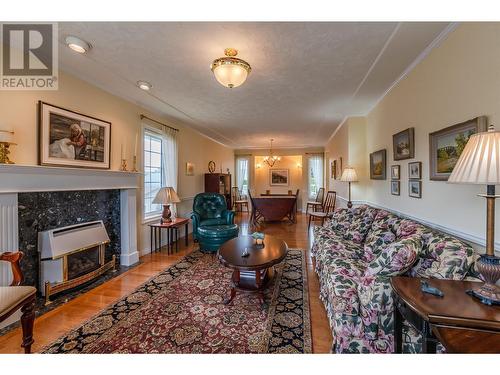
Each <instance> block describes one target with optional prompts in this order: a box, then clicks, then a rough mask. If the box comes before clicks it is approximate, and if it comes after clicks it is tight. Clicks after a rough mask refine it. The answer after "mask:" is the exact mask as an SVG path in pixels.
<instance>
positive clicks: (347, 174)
mask: <svg viewBox="0 0 500 375" xmlns="http://www.w3.org/2000/svg"><path fill="white" fill-rule="evenodd" d="M340 181H344V182H348V183H349V201H348V202H347V208H351V207H352V202H351V182H357V181H358V175H357V173H356V170H355V169H354V168H352V167H345V169H344V171H343V172H342V176H341V177H340Z"/></svg>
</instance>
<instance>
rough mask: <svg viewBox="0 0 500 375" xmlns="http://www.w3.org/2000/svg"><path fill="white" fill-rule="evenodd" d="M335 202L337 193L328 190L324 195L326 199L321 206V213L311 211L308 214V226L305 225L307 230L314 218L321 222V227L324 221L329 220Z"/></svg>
mask: <svg viewBox="0 0 500 375" xmlns="http://www.w3.org/2000/svg"><path fill="white" fill-rule="evenodd" d="M336 200H337V193H336V192H335V191H332V190H330V191H329V192H328V193H326V199H325V202H324V204H323V206H322V210H321V211H313V212H310V213H309V224H308V225H307V229H309V228H310V227H311V220H312V219H313V218H314V220H316V219H320V220H321V225H323V224H324V223H325V220H326V219H328V218H330V217H331V216H332V214H333V211H334V210H335V201H336Z"/></svg>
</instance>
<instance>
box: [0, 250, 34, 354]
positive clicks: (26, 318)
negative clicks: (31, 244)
mask: <svg viewBox="0 0 500 375" xmlns="http://www.w3.org/2000/svg"><path fill="white" fill-rule="evenodd" d="M23 256H24V254H23V253H22V252H21V251H18V252H6V253H3V254H0V260H3V261H6V262H9V263H10V264H11V268H12V275H13V280H12V283H11V284H10V286H0V322H2V321H4V320H6V319H7V318H8V317H9V316H11V315H12V314H14V313H15V312H16V311H18V310H19V309H21V313H22V315H21V327H22V331H23V342H22V344H21V347H23V348H24V352H25V353H26V354H29V353H31V345H32V344H33V341H34V340H33V324H34V322H35V298H36V288H34V287H32V286H21V283H22V282H23V280H24V277H23V273H22V271H21V266H20V264H19V262H20V260H21V259H22V257H23Z"/></svg>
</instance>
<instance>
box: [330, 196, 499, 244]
mask: <svg viewBox="0 0 500 375" xmlns="http://www.w3.org/2000/svg"><path fill="white" fill-rule="evenodd" d="M337 199H339V200H341V201H343V202H347V201H348V199H346V198H344V197H341V196H338V195H337ZM352 203H353V205H361V204H367V205H368V206H372V207H375V208H379V209H382V210H386V211H389V212H391V213H393V214H395V215H397V216H400V217H404V218H406V219H410V220H414V221H417V222H419V223H421V224H424V225H425V226H428V227H429V228H432V229H435V230H437V231H439V232H443V233H446V234H449V235H451V236H454V237H457V238H458V239H461V240H464V241H465V242H469V243H470V244H472V245H477V246H480V247H483V248H484V247H485V246H486V239H485V238H483V237H480V236H476V235H475V234H470V233H466V232H462V231H460V230H457V229H454V228H450V227H447V226H445V225H441V224H436V223H434V222H431V221H428V220H425V219H422V218H419V217H416V216H413V215H409V214H407V213H404V212H401V211H398V210H394V209H392V208H389V207H385V206H382V205H380V204H377V203H373V202H370V201H365V200H353V201H352ZM499 251H500V242H495V252H499Z"/></svg>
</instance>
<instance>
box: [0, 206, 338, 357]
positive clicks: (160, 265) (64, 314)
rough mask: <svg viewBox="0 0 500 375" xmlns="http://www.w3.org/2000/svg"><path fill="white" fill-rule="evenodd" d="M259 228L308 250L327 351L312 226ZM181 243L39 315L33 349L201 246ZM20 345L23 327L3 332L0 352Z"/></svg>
mask: <svg viewBox="0 0 500 375" xmlns="http://www.w3.org/2000/svg"><path fill="white" fill-rule="evenodd" d="M236 222H237V223H239V224H240V226H241V230H242V233H243V234H247V233H248V231H249V229H248V214H247V213H238V214H237V215H236ZM260 230H261V231H263V232H265V233H267V234H270V235H274V236H277V237H279V238H282V239H284V240H285V241H286V242H287V244H288V246H289V247H290V248H298V249H304V250H305V251H307V273H308V286H309V303H310V309H311V328H312V338H313V350H314V353H328V352H329V350H330V346H331V343H332V337H331V331H330V327H329V324H328V319H327V317H326V312H325V309H324V307H323V303H322V302H321V301H320V300H319V285H318V278H317V276H316V274H315V273H314V270H313V264H312V260H311V257H310V251H309V250H310V248H311V244H312V227H311V232H310V233H311V235H309V234H308V230H307V220H306V216H305V215H301V214H298V215H297V224H294V225H290V224H288V223H286V222H280V223H268V224H265V226H263V227H262V228H260ZM181 243H182V244H180V246H179V252H177V253H175V254H173V255H167V253H166V252H165V250H163V252H161V253H155V254H153V255H149V254H148V255H145V256H143V257H141V259H140V260H141V264H140V265H138V266H137V267H134V268H133V269H131V270H129V271H127V272H125V273H123V274H121V275H119V276H117V277H116V278H114V279H112V280H110V281H108V282H106V283H104V284H102V285H100V286H98V287H97V288H95V289H92V290H91V291H89V292H87V293H85V294H82V295H81V296H79V297H77V298H75V299H73V300H71V301H69V302H68V303H66V304H64V305H62V306H59V307H57V308H55V309H54V310H52V311H50V312H48V313H46V314H44V315H42V316H41V317H39V318H37V319H36V320H35V329H34V338H35V343H34V344H33V348H32V351H33V352H37V351H39V350H41V349H42V348H43V347H44V346H46V345H48V344H50V343H51V342H52V341H54V340H55V339H57V338H58V337H59V336H61V335H63V334H64V333H65V332H67V331H69V330H71V329H73V328H75V327H78V326H79V325H80V324H82V323H83V322H84V321H85V320H87V319H89V318H91V317H92V316H94V315H96V314H97V313H98V312H100V311H101V310H103V309H104V308H105V307H107V306H108V305H110V304H112V303H113V302H115V301H116V300H118V299H120V298H121V297H123V296H125V295H127V294H128V293H130V292H132V291H133V290H134V289H136V288H137V287H138V286H139V285H140V284H142V283H143V282H145V281H146V280H148V279H149V278H151V277H152V276H154V275H156V274H157V273H159V272H161V271H162V270H163V269H165V268H166V267H168V266H169V265H171V264H173V263H175V262H176V261H177V260H179V259H181V258H182V257H183V256H184V255H186V254H188V253H190V252H191V251H193V249H195V248H197V246H198V245H197V244H193V242H192V241H191V239H190V241H189V245H188V247H185V246H184V241H183V240H182V241H181ZM20 345H21V329H20V328H17V329H15V330H13V331H11V332H9V333H7V334H5V335H4V336H0V353H22V352H23V350H22V348H21V346H20Z"/></svg>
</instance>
